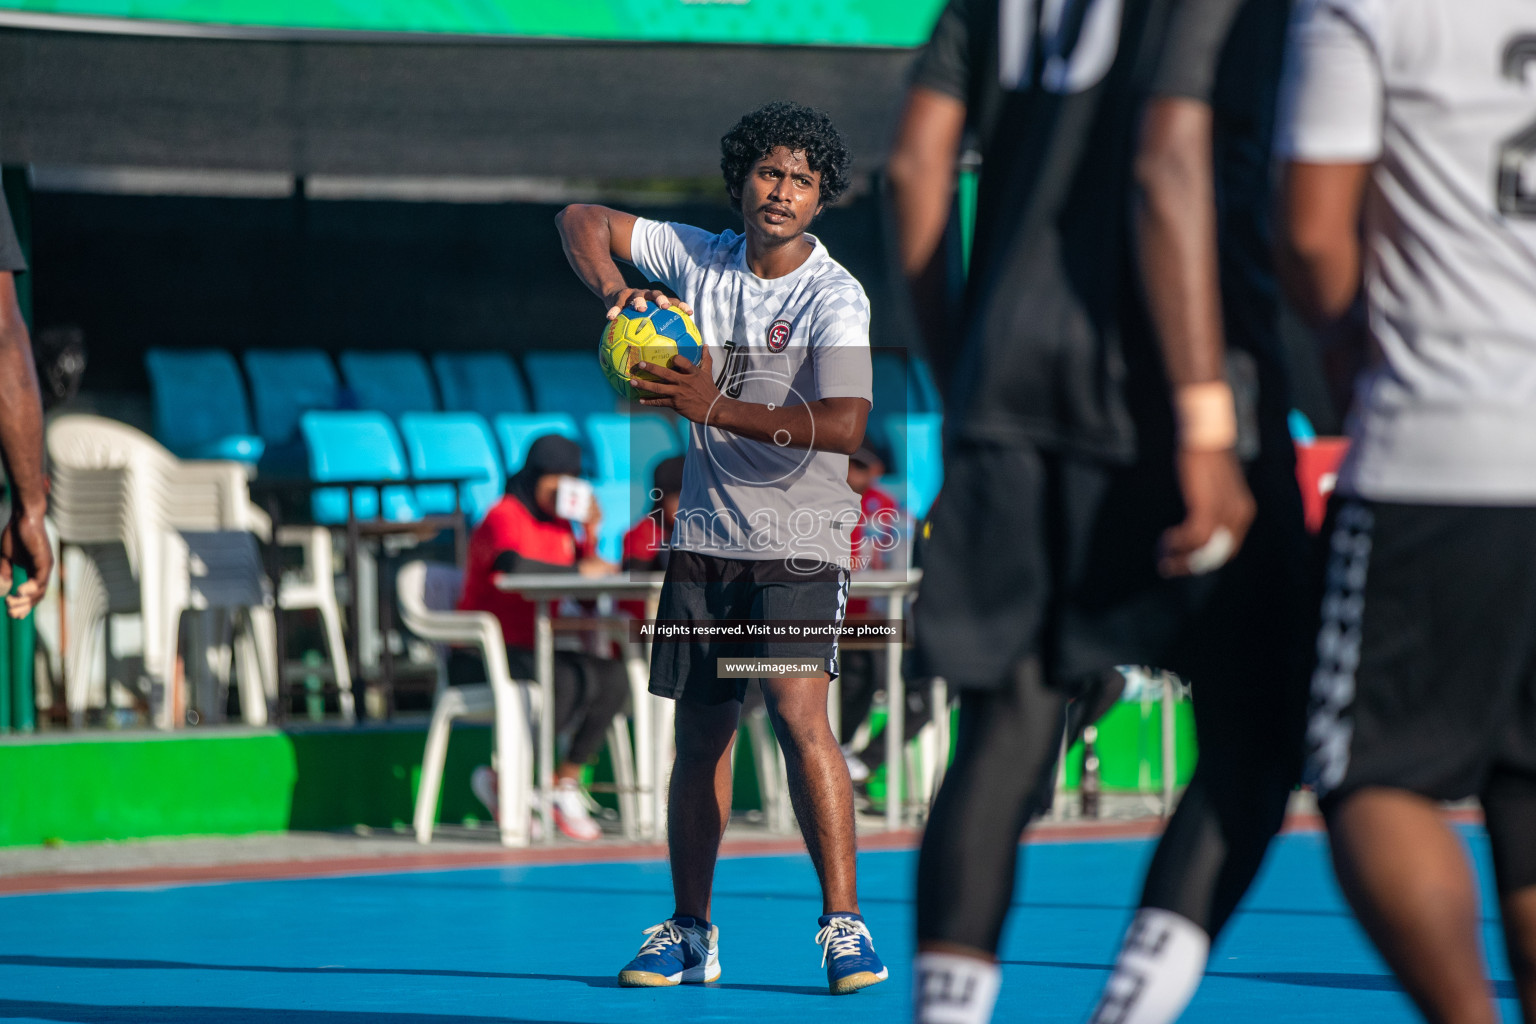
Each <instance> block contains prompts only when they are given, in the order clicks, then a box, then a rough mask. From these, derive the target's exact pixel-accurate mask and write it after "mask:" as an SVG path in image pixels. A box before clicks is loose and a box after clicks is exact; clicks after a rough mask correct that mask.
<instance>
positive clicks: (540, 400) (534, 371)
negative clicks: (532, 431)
mask: <svg viewBox="0 0 1536 1024" xmlns="http://www.w3.org/2000/svg"><path fill="white" fill-rule="evenodd" d="M594 348H595V346H594ZM523 376H524V377H526V378H527V379H528V388H529V390H530V391H531V392H532V394H533V407H534V408H535V409H537V410H539V411H540V412H563V413H567V414H569V415H571V416H575V417H578V418H579V417H582V416H585V415H587V414H588V413H594V412H612V411H613V410H614V405H615V403H616V402H617V400H618V395H616V394H614V391H613V388H611V387H609V386H608V379H607V378H606V377H604V376H603V370H602V367H600V366H598V364H597V355H596V354H595V352H591V351H587V350H585V349H583V350H582V351H580V352H529V353H527V354H526V355H524V356H523Z"/></svg>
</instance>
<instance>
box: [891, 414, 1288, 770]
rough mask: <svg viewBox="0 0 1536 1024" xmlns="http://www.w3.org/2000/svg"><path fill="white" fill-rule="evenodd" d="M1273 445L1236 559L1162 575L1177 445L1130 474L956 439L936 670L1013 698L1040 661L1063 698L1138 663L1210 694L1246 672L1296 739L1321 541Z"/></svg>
mask: <svg viewBox="0 0 1536 1024" xmlns="http://www.w3.org/2000/svg"><path fill="white" fill-rule="evenodd" d="M1282 429H1283V428H1282ZM1266 450H1267V451H1269V452H1272V453H1274V454H1272V455H1270V456H1261V457H1260V458H1259V459H1258V460H1256V461H1254V462H1253V463H1250V464H1249V465H1248V466H1247V478H1248V484H1249V487H1250V488H1251V489H1252V491H1253V494H1254V498H1255V501H1256V504H1257V508H1258V511H1257V515H1256V517H1255V519H1254V522H1253V525H1252V526H1251V528H1250V529H1249V533H1248V536H1247V538H1246V540H1245V542H1244V544H1243V547H1242V548H1241V549H1240V550H1239V552H1238V554H1237V555H1236V556H1235V557H1234V558H1233V559H1232V560H1231V561H1230V562H1229V563H1227V564H1226V565H1225V566H1223V567H1222V568H1221V569H1219V570H1217V571H1216V572H1213V573H1209V574H1206V575H1202V576H1193V577H1182V578H1179V579H1164V578H1162V577H1161V576H1160V575H1159V574H1158V571H1157V545H1158V541H1159V538H1160V537H1161V535H1162V533H1163V531H1164V530H1166V529H1167V528H1168V527H1170V526H1172V525H1174V524H1176V523H1178V522H1179V521H1180V520H1181V519H1182V518H1183V515H1184V509H1183V504H1182V499H1181V497H1180V495H1179V492H1178V489H1177V481H1176V476H1175V473H1174V467H1173V462H1172V453H1171V450H1170V451H1168V452H1165V453H1164V457H1163V458H1161V459H1158V458H1149V459H1144V460H1143V461H1141V462H1139V463H1137V464H1135V465H1129V466H1121V465H1113V464H1108V463H1104V462H1100V461H1095V460H1091V459H1087V458H1081V457H1074V456H1071V455H1067V454H1062V453H1059V452H1051V451H1045V450H1042V449H1040V448H1038V447H1035V446H1031V445H1025V444H1018V443H1013V444H988V443H979V442H967V441H963V440H961V441H956V442H953V443H952V444H951V446H950V448H949V450H948V451H947V452H946V454H945V481H944V493H943V494H942V495H941V496H940V498H939V500H938V501H937V502H936V503H935V506H934V511H933V514H932V519H931V532H930V537H929V542H928V547H927V549H926V550H925V553H924V578H923V583H922V587H921V590H920V593H919V599H918V602H917V606H916V608H915V609H914V612H913V618H914V624H915V628H916V631H917V642H918V648H919V654H920V659H921V665H922V668H923V670H924V671H925V672H926V673H927V674H932V675H938V676H943V677H944V678H945V679H946V680H947V681H948V682H949V683H950V685H951V686H953V687H956V688H959V689H962V690H965V689H979V690H991V689H996V688H998V687H1000V686H1001V685H1002V684H1003V683H1004V681H1005V680H1007V679H1009V678H1011V675H1010V673H1011V672H1012V670H1013V668H1014V666H1015V665H1017V664H1018V663H1019V661H1020V660H1021V659H1024V658H1027V657H1038V658H1039V659H1040V660H1041V663H1042V666H1043V668H1044V671H1045V678H1046V681H1047V685H1050V686H1053V687H1062V686H1068V685H1070V684H1073V683H1075V682H1076V681H1077V680H1080V679H1086V678H1094V677H1096V676H1097V675H1098V674H1099V673H1101V672H1102V671H1103V670H1105V669H1107V668H1111V667H1113V666H1115V665H1126V664H1130V665H1149V666H1155V667H1158V668H1165V669H1170V670H1172V671H1175V672H1177V673H1179V674H1180V675H1182V676H1183V677H1184V678H1186V679H1188V680H1190V681H1191V682H1192V683H1193V684H1194V685H1195V686H1196V688H1197V692H1198V688H1199V686H1200V684H1201V682H1202V681H1203V680H1209V679H1211V678H1212V677H1213V676H1217V675H1220V676H1232V675H1234V674H1240V676H1241V683H1240V685H1241V686H1242V687H1243V688H1244V689H1245V690H1249V691H1262V690H1263V689H1265V688H1275V687H1282V688H1284V689H1285V690H1286V691H1287V692H1288V694H1289V697H1290V700H1289V706H1291V707H1294V708H1295V714H1294V718H1295V721H1296V724H1297V727H1298V729H1299V727H1300V721H1301V715H1302V713H1303V711H1304V709H1305V686H1306V674H1307V667H1308V662H1309V655H1310V647H1311V638H1312V634H1313V630H1314V626H1315V622H1316V603H1315V593H1316V591H1315V587H1314V584H1313V583H1312V579H1313V578H1314V575H1313V571H1314V565H1315V561H1314V559H1315V555H1314V548H1315V544H1314V543H1313V541H1312V540H1311V538H1309V537H1308V536H1307V534H1306V531H1305V528H1304V526H1303V522H1302V513H1301V496H1300V491H1299V489H1298V487H1297V484H1296V477H1295V461H1294V452H1293V450H1292V449H1291V447H1290V442H1289V439H1288V438H1281V439H1280V440H1278V441H1277V442H1275V443H1272V444H1270V445H1269V446H1268V447H1267V449H1266ZM1255 696H1258V692H1255ZM1298 756H1299V754H1298Z"/></svg>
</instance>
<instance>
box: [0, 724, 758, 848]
mask: <svg viewBox="0 0 1536 1024" xmlns="http://www.w3.org/2000/svg"><path fill="white" fill-rule="evenodd" d="M743 740H744V741H745V736H743ZM425 745H426V730H425V729H424V728H419V727H417V728H403V727H377V728H367V727H365V728H355V729H353V728H332V729H318V728H317V729H306V730H295V731H291V732H284V731H281V730H277V729H208V730H205V731H189V732H185V733H178V734H174V735H161V734H156V733H133V734H119V735H106V736H94V737H88V738H84V739H77V738H74V737H69V738H64V739H60V738H56V737H32V738H16V739H9V740H3V741H0V846H32V845H37V844H39V843H49V842H91V841H99V840H121V839H143V838H149V837H153V836H188V835H242V834H249V833H255V832H281V831H284V830H287V829H339V828H351V827H353V826H356V825H367V826H369V827H372V828H404V827H406V826H408V825H409V823H410V820H411V814H412V809H413V808H414V806H415V800H416V789H417V785H418V783H419V782H420V779H421V754H422V750H423V748H424V747H425ZM742 753H743V755H747V754H749V753H750V751H749V750H747V749H744V750H743V751H742ZM490 759H491V730H490V727H489V726H484V725H463V726H459V727H457V728H455V729H454V730H453V737H452V739H451V740H450V742H449V744H448V762H447V766H446V770H445V772H444V777H443V793H442V797H441V799H440V802H439V804H438V820H439V821H442V822H451V823H461V822H462V823H466V824H467V823H472V822H479V821H482V820H483V819H484V818H485V810H484V808H482V807H481V806H480V803H479V801H477V800H476V799H475V797H474V795H473V794H472V793H471V792H470V789H469V775H470V772H471V771H473V770H474V768H475V766H476V765H482V764H488V763H489V762H490ZM737 763H738V765H739V766H740V771H738V772H737V776H736V778H737V784H736V799H735V803H736V806H738V807H743V808H750V807H756V806H757V805H758V790H757V781H756V778H755V777H754V775H753V772H752V765H751V759H750V757H748V756H744V757H743V758H742V759H740V760H738V762H737ZM592 774H593V777H594V779H595V780H596V781H598V782H605V781H611V779H612V773H611V772H610V770H609V767H608V763H607V760H606V755H605V757H604V758H603V759H602V760H600V761H599V762H598V764H597V765H596V766H595V768H594V770H593V773H592ZM598 800H599V802H601V803H604V804H606V805H608V806H610V807H611V806H614V805H615V803H616V801H615V800H614V798H613V796H612V795H611V794H606V793H601V794H599V795H598Z"/></svg>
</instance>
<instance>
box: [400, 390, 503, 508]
mask: <svg viewBox="0 0 1536 1024" xmlns="http://www.w3.org/2000/svg"><path fill="white" fill-rule="evenodd" d="M400 437H401V438H402V439H403V440H404V441H405V453H406V454H407V455H408V456H410V459H411V470H412V475H414V476H417V477H429V478H430V477H473V478H474V479H473V481H472V482H470V483H467V484H462V485H460V490H459V495H460V497H459V501H460V507H461V508H462V509H463V510H464V514H465V516H466V517H467V518H468V520H469V524H470V525H471V526H473V525H475V524H476V523H478V522H479V521H480V520H481V519H483V518H485V513H486V512H487V511H489V510H490V507H491V506H492V505H494V504H496V502H497V501H499V500H500V499H501V495H502V493H503V492H504V491H505V490H506V486H507V476H506V473H505V472H504V471H503V470H502V468H501V458H500V457H499V456H498V455H497V454H496V442H495V441H493V440H492V439H491V428H490V427H488V426H486V423H485V420H484V418H483V417H481V416H478V415H476V414H475V413H472V412H408V413H406V414H405V415H403V416H401V417H400ZM416 504H417V506H418V507H419V508H420V509H421V511H422V512H424V513H427V514H429V515H431V514H441V515H449V514H451V513H452V512H453V510H454V500H453V486H452V485H451V484H426V485H419V486H417V488H416Z"/></svg>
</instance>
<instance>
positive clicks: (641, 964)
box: [619, 917, 868, 988]
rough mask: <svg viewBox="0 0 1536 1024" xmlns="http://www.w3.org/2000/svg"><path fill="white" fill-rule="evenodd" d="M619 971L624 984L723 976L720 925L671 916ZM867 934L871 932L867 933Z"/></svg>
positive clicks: (645, 984) (650, 933)
mask: <svg viewBox="0 0 1536 1024" xmlns="http://www.w3.org/2000/svg"><path fill="white" fill-rule="evenodd" d="M645 934H646V935H648V936H650V938H648V939H646V940H645V944H644V945H643V946H641V947H640V952H638V953H636V954H635V958H634V959H633V960H631V961H630V962H629V963H627V964H625V965H624V969H623V970H622V971H620V972H619V984H620V985H621V986H622V987H624V988H658V987H662V986H666V985H702V984H704V983H706V982H711V981H717V980H719V978H720V929H719V928H716V927H715V926H714V925H712V924H710V923H709V922H708V921H702V920H700V919H698V918H696V917H670V918H668V919H667V920H665V921H663V922H661V924H658V925H656V926H655V927H654V928H647V929H646V930H645ZM866 934H868V933H866Z"/></svg>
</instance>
